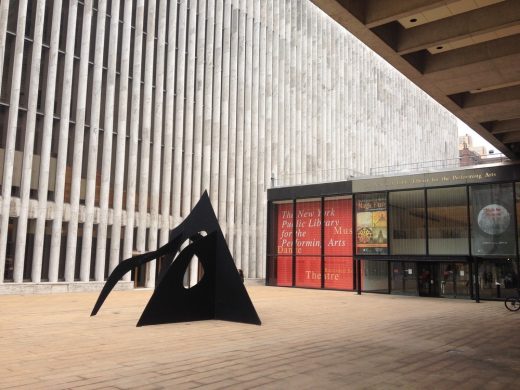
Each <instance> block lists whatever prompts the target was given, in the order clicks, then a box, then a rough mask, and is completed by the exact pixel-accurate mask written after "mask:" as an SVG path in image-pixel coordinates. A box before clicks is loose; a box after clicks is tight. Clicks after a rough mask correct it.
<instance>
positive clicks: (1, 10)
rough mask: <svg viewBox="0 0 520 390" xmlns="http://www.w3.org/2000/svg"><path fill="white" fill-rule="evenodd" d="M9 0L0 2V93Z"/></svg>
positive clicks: (0, 90)
mask: <svg viewBox="0 0 520 390" xmlns="http://www.w3.org/2000/svg"><path fill="white" fill-rule="evenodd" d="M9 3H10V1H9V0H2V1H0V93H1V92H2V80H3V79H4V78H3V74H4V55H5V41H6V39H7V17H8V16H9Z"/></svg>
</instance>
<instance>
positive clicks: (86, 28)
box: [49, 1, 92, 282]
mask: <svg viewBox="0 0 520 390" xmlns="http://www.w3.org/2000/svg"><path fill="white" fill-rule="evenodd" d="M91 18H92V1H85V3H84V5H83V26H82V30H81V31H82V35H81V52H80V60H79V84H78V86H77V107H76V127H75V131H74V150H73V161H72V182H71V187H70V220H69V229H68V235H67V251H66V257H65V281H67V282H72V281H74V268H75V263H76V249H77V240H78V220H79V198H80V190H81V168H82V165H83V140H84V132H85V115H86V100H87V81H88V65H89V64H88V62H89V49H90V27H91ZM67 43H68V42H67ZM71 44H72V46H71V48H70V50H71V55H72V54H73V53H74V41H73V42H71ZM71 71H72V69H71ZM69 76H70V82H69V80H67V82H65V83H64V84H63V89H64V93H63V96H64V97H63V99H62V122H60V144H59V148H64V151H63V153H62V154H61V155H60V150H59V149H58V164H57V165H58V166H57V170H56V179H58V173H59V174H60V176H64V175H65V164H66V153H67V143H68V132H69V124H68V121H65V120H64V115H63V110H67V113H69V110H70V88H71V87H72V74H70V75H69ZM65 88H66V90H65ZM65 92H67V94H68V96H66V95H65ZM62 144H63V145H64V146H63V147H62ZM60 156H62V159H60ZM58 190H59V188H58V182H56V197H57V196H60V195H61V203H62V202H63V191H60V192H58ZM56 199H58V198H56ZM56 206H57V207H56V210H58V209H61V208H62V206H60V205H58V203H56ZM62 213H63V211H62V210H60V214H59V215H58V216H59V218H55V219H54V220H53V223H52V241H51V261H58V259H59V253H60V239H61V225H62V220H61V216H62ZM49 280H50V275H49Z"/></svg>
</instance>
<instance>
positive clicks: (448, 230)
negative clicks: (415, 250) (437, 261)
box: [427, 187, 469, 255]
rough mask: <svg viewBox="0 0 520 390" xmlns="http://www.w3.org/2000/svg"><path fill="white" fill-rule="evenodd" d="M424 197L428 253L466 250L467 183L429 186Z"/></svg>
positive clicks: (465, 253)
mask: <svg viewBox="0 0 520 390" xmlns="http://www.w3.org/2000/svg"><path fill="white" fill-rule="evenodd" d="M427 199H428V252H429V254H431V255H467V254H469V240H468V238H469V222H468V202H467V195H466V187H456V188H435V189H429V190H428V191H427Z"/></svg>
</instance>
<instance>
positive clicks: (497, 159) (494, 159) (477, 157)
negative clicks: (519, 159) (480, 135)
mask: <svg viewBox="0 0 520 390" xmlns="http://www.w3.org/2000/svg"><path fill="white" fill-rule="evenodd" d="M508 160H509V159H508V158H507V157H506V156H504V155H503V154H502V153H495V150H494V149H487V148H486V147H485V146H483V145H473V139H472V137H471V136H470V135H468V134H464V135H462V136H459V166H461V167H466V166H470V165H480V164H494V163H501V162H505V161H508Z"/></svg>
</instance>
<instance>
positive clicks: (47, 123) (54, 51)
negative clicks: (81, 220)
mask: <svg viewBox="0 0 520 390" xmlns="http://www.w3.org/2000/svg"><path fill="white" fill-rule="evenodd" d="M61 5H62V2H61V0H57V1H55V2H54V5H53V8H52V21H51V38H50V47H49V62H48V64H47V83H46V85H47V89H46V91H45V106H44V112H43V137H42V146H41V151H40V172H39V180H38V206H37V209H36V228H35V233H34V250H33V259H32V260H33V264H32V270H31V281H32V282H35V283H39V282H40V280H41V276H42V260H43V244H44V237H45V234H44V233H45V219H46V216H47V192H48V188H49V165H50V154H51V140H52V122H53V119H54V97H55V93H56V75H57V68H58V45H59V33H60V23H61ZM71 12H73V13H74V16H69V19H75V15H76V8H75V3H71V4H70V8H69V14H70V13H71ZM71 35H75V34H71ZM65 58H67V57H65ZM70 58H72V55H70ZM71 63H72V62H71ZM53 268H54V269H53ZM57 269H58V264H57V263H54V264H51V265H49V270H48V271H49V275H51V274H52V275H57ZM51 271H52V272H51Z"/></svg>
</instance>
